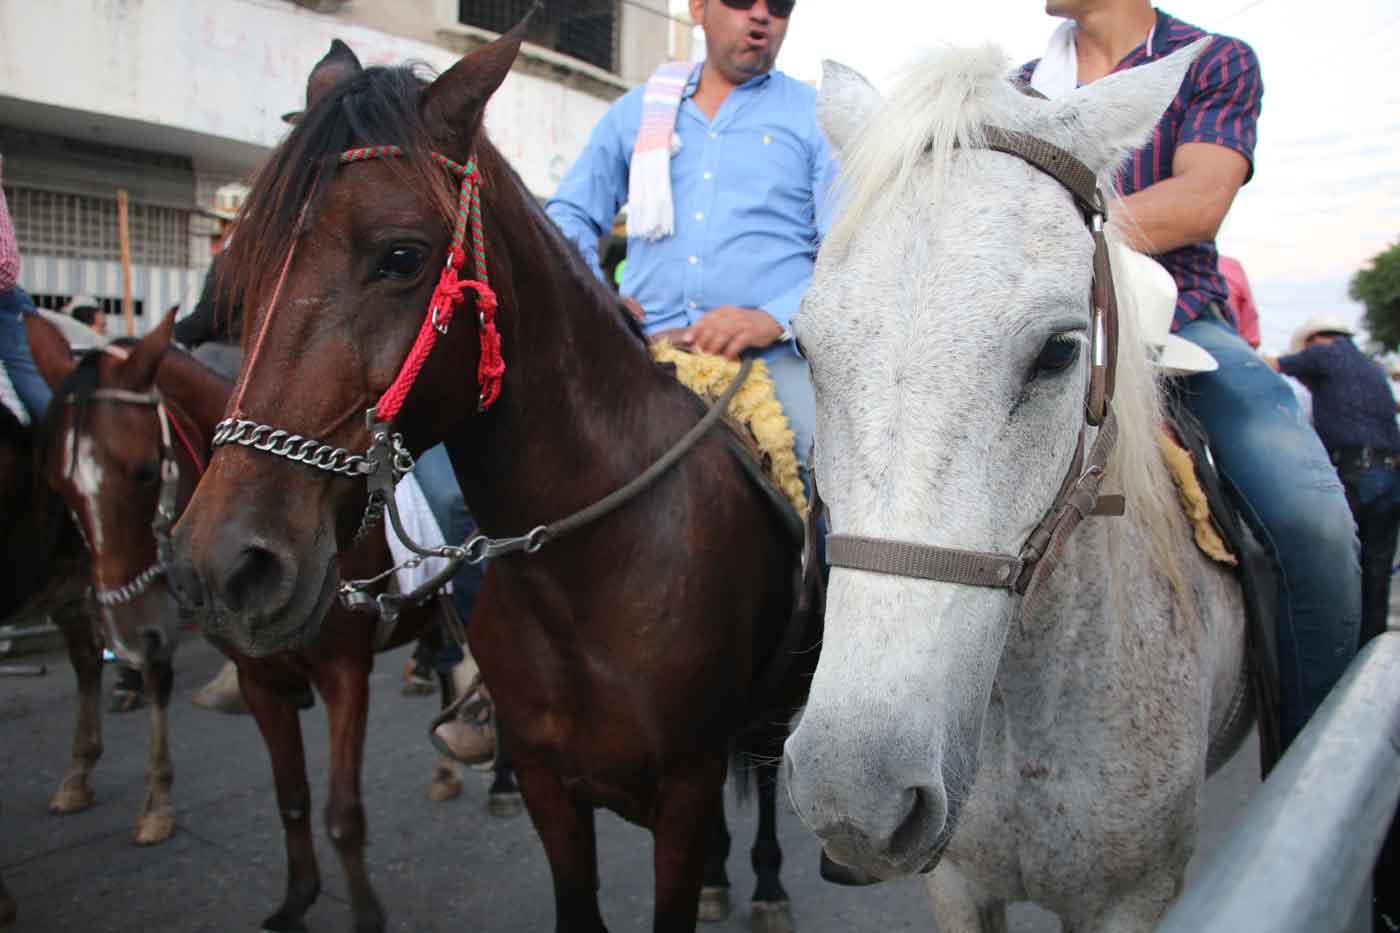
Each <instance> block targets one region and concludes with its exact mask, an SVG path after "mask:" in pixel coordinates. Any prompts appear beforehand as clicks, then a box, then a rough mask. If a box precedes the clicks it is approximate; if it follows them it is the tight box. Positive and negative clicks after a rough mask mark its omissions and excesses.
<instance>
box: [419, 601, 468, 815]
mask: <svg viewBox="0 0 1400 933" xmlns="http://www.w3.org/2000/svg"><path fill="white" fill-rule="evenodd" d="M433 631H437V629H436V627H434V628H433ZM426 637H427V634H426V633H424V636H423V638H419V639H418V643H419V644H420V645H421V644H423V641H424V639H425V638H426ZM438 640H439V641H440V640H441V639H440V638H439V639H438ZM433 670H434V671H436V673H437V680H438V695H439V696H440V697H441V698H442V701H441V704H440V708H441V709H447V707H449V706H451V705H452V701H453V700H454V699H455V698H456V686H455V684H454V683H453V680H452V675H451V674H448V673H444V672H442V671H440V670H437V665H436V663H434V664H433ZM460 796H462V779H461V778H459V777H458V776H457V763H456V762H454V761H453V760H452V759H451V758H448V757H447V756H446V755H439V756H438V760H437V764H435V765H433V776H432V778H431V779H430V780H429V781H428V799H429V800H431V801H433V802H434V803H443V802H444V801H448V800H456V799H457V798H458V797H460Z"/></svg>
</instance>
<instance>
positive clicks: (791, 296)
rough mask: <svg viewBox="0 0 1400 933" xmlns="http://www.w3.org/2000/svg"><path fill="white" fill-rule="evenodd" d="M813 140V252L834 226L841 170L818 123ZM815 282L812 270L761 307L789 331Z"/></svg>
mask: <svg viewBox="0 0 1400 933" xmlns="http://www.w3.org/2000/svg"><path fill="white" fill-rule="evenodd" d="M810 140H811V141H810V145H811V148H812V163H811V183H812V202H813V203H812V216H813V218H814V220H815V221H816V242H815V243H814V244H813V245H812V252H813V254H815V253H816V251H817V250H818V249H820V248H821V244H822V241H823V240H825V239H826V234H827V231H828V230H829V229H831V220H832V215H833V214H834V213H835V208H836V185H837V180H838V176H839V175H840V169H839V167H838V166H837V164H836V161H835V160H834V159H832V158H831V149H830V147H829V146H828V145H827V142H826V136H825V135H823V133H822V132H821V130H820V129H819V128H817V126H816V124H815V122H814V123H813V133H812V136H811V137H810ZM811 284H812V274H811V273H810V272H809V273H808V274H807V275H805V276H803V277H802V279H801V280H800V281H798V282H797V283H795V284H794V285H793V286H792V287H791V288H789V289H788V290H787V291H785V292H783V293H782V294H781V295H779V296H778V297H776V298H774V299H772V300H771V301H768V302H766V303H764V304H763V305H762V306H761V308H760V310H762V311H765V312H767V313H768V315H769V316H770V317H772V318H773V320H775V321H777V322H778V323H779V324H780V325H782V328H783V330H787V329H788V324H789V322H790V321H791V320H792V316H793V315H794V314H796V313H797V309H798V308H800V307H801V306H802V296H803V295H805V294H807V289H808V287H810V286H811Z"/></svg>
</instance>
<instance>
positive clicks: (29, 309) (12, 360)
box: [0, 285, 53, 424]
mask: <svg viewBox="0 0 1400 933" xmlns="http://www.w3.org/2000/svg"><path fill="white" fill-rule="evenodd" d="M33 313H34V302H32V301H30V299H29V295H28V294H26V293H25V291H24V289H22V288H20V287H19V286H18V285H16V286H15V287H14V288H11V289H9V290H8V291H5V292H0V360H3V361H4V363H5V372H6V373H7V374H8V375H9V377H10V382H11V384H12V385H14V387H15V391H16V392H17V393H18V394H19V399H20V401H21V402H23V403H24V407H25V408H26V409H28V410H29V417H30V419H31V420H32V421H34V422H35V423H36V424H37V423H38V422H39V421H41V420H43V417H44V412H45V411H47V410H48V408H49V402H50V401H51V400H52V399H53V392H51V391H50V390H49V384H48V383H47V382H45V381H44V377H43V376H41V375H40V374H39V369H38V367H36V366H35V365H34V357H33V355H32V354H30V352H29V338H28V337H26V336H25V333H24V315H25V314H33Z"/></svg>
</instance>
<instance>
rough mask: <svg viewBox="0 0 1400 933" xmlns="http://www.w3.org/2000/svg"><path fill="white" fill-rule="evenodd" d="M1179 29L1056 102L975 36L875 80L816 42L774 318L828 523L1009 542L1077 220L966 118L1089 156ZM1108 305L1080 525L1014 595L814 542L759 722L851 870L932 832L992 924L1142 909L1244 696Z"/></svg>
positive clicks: (1036, 440)
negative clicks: (810, 189) (812, 398)
mask: <svg viewBox="0 0 1400 933" xmlns="http://www.w3.org/2000/svg"><path fill="white" fill-rule="evenodd" d="M1200 51H1201V48H1200V44H1199V43H1198V45H1197V46H1194V47H1192V48H1190V49H1186V50H1183V51H1182V52H1180V53H1178V54H1176V55H1173V56H1171V57H1170V58H1167V59H1165V60H1163V61H1161V62H1158V63H1154V64H1151V65H1148V66H1145V67H1141V68H1135V69H1132V70H1130V71H1127V72H1124V73H1121V74H1115V75H1113V76H1111V77H1108V78H1105V79H1103V80H1101V81H1098V82H1095V83H1094V84H1092V85H1089V86H1088V87H1085V88H1082V89H1080V90H1079V91H1077V92H1075V93H1073V94H1072V95H1070V96H1068V97H1066V98H1063V99H1061V100H1059V101H1054V102H1051V101H1045V100H1038V99H1032V98H1030V97H1027V96H1024V95H1023V94H1022V93H1020V92H1019V91H1018V90H1017V89H1016V88H1015V87H1014V86H1013V85H1012V84H1011V83H1010V82H1009V81H1008V80H1007V78H1006V75H1007V67H1006V62H1005V60H1004V57H1003V56H1002V54H1001V53H1000V52H999V51H998V50H996V49H990V48H989V49H980V50H974V51H957V52H951V51H950V52H946V53H942V54H938V55H935V56H933V57H931V58H930V59H928V60H927V61H926V62H925V63H923V64H922V65H920V66H918V67H916V68H914V69H912V70H911V71H910V73H909V74H908V75H907V76H906V77H905V78H904V80H903V82H902V83H901V84H900V86H899V87H898V89H897V90H896V91H895V92H894V93H893V95H892V96H891V98H890V99H889V100H888V101H882V100H881V99H880V95H879V94H878V93H877V92H876V91H875V90H874V89H873V88H872V87H871V86H870V85H869V84H867V83H866V82H865V80H864V79H863V78H861V77H860V76H859V75H857V74H855V73H854V72H852V71H850V70H848V69H845V68H842V67H841V66H837V65H828V66H827V70H826V75H825V80H824V83H823V86H822V90H821V96H820V99H819V103H818V108H819V112H820V117H821V121H822V125H823V128H824V129H825V131H826V132H827V135H828V136H829V137H830V139H831V140H832V142H833V144H834V145H835V146H836V148H837V149H838V151H839V154H840V157H841V159H842V161H843V163H844V164H845V166H846V188H845V191H844V192H843V198H844V201H843V204H844V207H843V211H842V214H841V216H840V218H839V219H838V223H837V226H836V228H835V229H834V230H833V232H832V235H831V236H830V237H829V238H828V240H827V242H826V244H825V245H824V246H823V248H822V251H821V253H820V255H819V257H818V260H817V268H816V275H815V279H814V282H813V284H812V287H811V290H810V291H809V292H808V295H807V298H806V300H805V302H804V304H803V307H802V310H801V312H800V314H799V315H798V317H797V318H796V319H795V320H794V328H795V330H796V333H797V336H798V339H799V341H800V344H801V347H802V349H803V350H804V351H805V353H806V354H807V356H808V358H809V359H810V361H811V365H812V375H813V379H814V381H815V383H816V394H817V450H816V459H815V467H816V474H817V478H818V480H819V481H820V491H821V494H822V496H823V497H824V498H825V500H826V504H827V506H828V508H829V522H830V530H831V531H832V533H833V534H835V533H842V534H847V535H859V536H867V537H874V538H885V539H894V540H898V541H905V542H914V543H918V544H926V545H936V546H950V547H956V548H964V549H975V550H978V551H983V552H995V553H1009V554H1012V555H1015V554H1017V552H1018V551H1019V550H1020V548H1021V546H1022V543H1023V542H1024V541H1025V540H1026V538H1027V535H1028V534H1029V533H1030V532H1031V530H1032V529H1033V528H1034V527H1035V526H1036V525H1037V524H1038V523H1039V522H1040V520H1041V518H1042V516H1044V515H1045V514H1046V512H1047V510H1048V509H1049V508H1050V505H1051V503H1052V502H1053V501H1054V500H1055V498H1056V495H1057V491H1058V490H1059V488H1060V486H1061V483H1062V481H1063V480H1064V478H1065V476H1066V473H1067V471H1068V470H1069V469H1070V464H1071V461H1072V459H1073V457H1074V451H1075V446H1076V441H1077V440H1078V438H1079V432H1080V431H1081V429H1084V427H1085V424H1086V417H1085V400H1086V385H1087V380H1088V378H1089V371H1090V361H1089V359H1088V357H1089V356H1090V351H1089V336H1088V334H1089V331H1090V308H1089V301H1088V296H1089V294H1090V283H1091V278H1092V273H1091V258H1092V254H1093V244H1092V242H1091V240H1092V237H1091V234H1090V232H1089V229H1088V227H1087V226H1086V222H1085V219H1084V216H1083V215H1082V214H1081V213H1080V211H1079V210H1078V209H1076V207H1075V203H1074V201H1073V199H1072V198H1071V197H1070V195H1069V193H1068V192H1067V190H1066V188H1065V187H1063V186H1062V185H1061V184H1060V183H1059V182H1057V181H1056V180H1054V179H1053V178H1051V177H1050V176H1049V175H1047V174H1045V173H1044V172H1042V171H1040V170H1037V169H1036V168H1033V167H1032V166H1031V165H1030V164H1028V162H1026V161H1024V160H1023V159H1020V158H1017V157H1015V156H1012V155H1007V154H1004V153H1002V152H996V151H991V150H989V149H986V148H981V147H980V144H981V141H982V139H983V131H984V130H985V129H986V128H1000V129H1002V130H1010V131H1013V132H1017V131H1019V132H1021V133H1026V134H1031V135H1033V136H1035V137H1038V138H1040V139H1042V140H1044V141H1047V142H1049V143H1052V144H1054V145H1056V146H1058V147H1060V148H1061V149H1064V150H1067V151H1068V152H1069V153H1071V154H1072V155H1073V156H1075V157H1077V158H1078V159H1079V160H1080V161H1081V162H1083V163H1084V164H1085V165H1086V166H1087V167H1088V169H1089V170H1090V171H1092V173H1093V174H1094V175H1096V176H1097V177H1098V178H1099V180H1100V184H1106V183H1107V182H1108V180H1109V179H1110V178H1111V176H1112V174H1113V172H1114V170H1115V169H1117V167H1118V166H1119V165H1121V164H1122V163H1123V162H1124V160H1125V158H1126V157H1127V155H1128V154H1129V153H1131V152H1132V151H1133V150H1135V149H1137V148H1138V147H1139V146H1141V145H1142V144H1143V143H1144V142H1145V141H1146V140H1147V139H1148V137H1149V136H1150V135H1151V133H1152V131H1153V127H1154V125H1155V124H1156V122H1157V120H1158V119H1159V117H1160V116H1161V114H1162V112H1163V110H1164V109H1165V107H1166V106H1167V104H1168V103H1169V102H1170V100H1171V98H1172V96H1173V95H1174V94H1175V93H1176V92H1177V89H1178V88H1179V86H1180V84H1181V82H1182V78H1183V76H1184V74H1185V72H1186V69H1187V68H1188V67H1189V65H1190V64H1191V62H1192V61H1193V60H1194V58H1195V56H1196V55H1197V54H1199V52H1200ZM1123 300H1124V298H1123V297H1121V296H1120V301H1123ZM1121 327H1122V333H1121V337H1120V343H1119V346H1120V353H1119V363H1118V379H1117V381H1118V386H1117V396H1116V399H1115V401H1114V403H1113V407H1114V410H1115V411H1116V413H1117V417H1118V420H1119V422H1120V430H1121V439H1120V440H1119V442H1118V446H1117V447H1116V449H1115V452H1114V454H1113V458H1112V460H1111V461H1110V462H1109V466H1108V477H1107V481H1106V482H1105V491H1119V492H1121V493H1122V494H1123V495H1124V496H1125V497H1126V500H1127V514H1126V517H1116V518H1090V519H1088V520H1086V521H1085V522H1084V523H1083V524H1082V525H1080V526H1079V529H1078V530H1077V531H1076V532H1075V533H1074V534H1073V536H1072V537H1070V538H1069V545H1068V548H1067V549H1066V551H1065V552H1064V556H1063V559H1062V561H1061V562H1060V564H1059V569H1058V570H1056V571H1055V573H1054V574H1052V575H1051V576H1050V578H1049V580H1048V582H1047V583H1046V584H1045V585H1044V586H1043V587H1042V588H1041V590H1040V591H1039V592H1038V594H1037V597H1036V606H1037V608H1036V610H1034V611H1032V612H1031V613H1029V614H1023V613H1022V612H1021V609H1022V608H1023V607H1022V598H1021V597H1019V596H1016V595H1015V594H1014V593H1013V592H1011V591H1010V590H1007V589H993V588H983V587H980V586H969V585H961V584H952V583H943V582H929V581H927V580H919V579H911V578H908V577H902V576H894V575H885V574H882V573H872V572H867V571H861V570H852V569H843V568H834V569H833V570H832V573H831V581H830V590H829V594H828V602H827V610H826V638H825V642H824V644H823V647H822V655H821V662H820V665H819V666H818V669H817V673H816V677H815V679H814V680H813V683H812V690H811V697H810V701H809V703H808V706H807V708H806V711H805V712H804V714H803V716H802V718H801V722H800V723H799V725H798V727H797V729H796V730H795V732H794V733H793V734H792V736H791V738H790V739H789V740H788V742H787V748H786V757H787V761H788V764H789V767H790V776H789V786H790V791H791V795H792V799H793V803H794V804H795V806H796V808H797V811H798V813H799V814H800V815H801V817H802V819H803V820H804V821H805V822H806V823H807V825H808V826H809V827H810V828H811V829H812V830H813V831H814V832H816V833H817V835H818V836H819V837H821V839H822V841H823V844H824V846H825V850H826V852H827V854H828V855H829V856H830V857H831V858H832V859H834V860H835V861H837V862H839V863H841V864H844V865H847V866H853V867H855V868H857V869H859V870H861V871H862V872H864V873H865V874H866V875H868V876H872V877H874V878H878V879H888V878H895V877H900V876H907V875H911V874H913V873H915V872H918V871H928V870H929V869H930V868H932V866H933V865H935V864H936V865H937V866H938V867H937V870H936V871H933V872H932V874H931V875H929V877H928V887H929V890H930V893H931V897H932V901H933V905H934V911H935V914H936V918H937V921H938V928H939V929H940V930H942V931H944V933H954V931H961V930H976V931H994V930H1004V929H1005V923H1006V920H1005V906H1006V905H1007V904H1008V903H1010V902H1013V901H1021V900H1031V901H1035V902H1037V903H1039V904H1041V905H1042V906H1044V907H1046V908H1048V909H1050V910H1053V911H1055V912H1056V913H1058V914H1059V915H1060V916H1061V918H1062V920H1063V921H1064V923H1065V926H1066V929H1067V930H1070V931H1090V930H1148V929H1151V928H1152V927H1153V926H1154V925H1155V922H1156V920H1157V919H1158V918H1159V917H1160V916H1161V914H1162V913H1163V912H1164V910H1165V909H1166V908H1167V907H1168V905H1169V904H1170V903H1171V901H1172V899H1173V898H1174V897H1175V895H1176V894H1177V893H1178V892H1179V890H1180V888H1181V885H1182V882H1183V878H1184V873H1185V869H1186V864H1187V861H1188V859H1189V858H1190V856H1191V853H1192V849H1193V846H1194V841H1195V837H1196V829H1197V821H1198V819H1199V812H1200V799H1201V790H1202V785H1203V783H1204V781H1205V778H1206V774H1207V768H1208V764H1207V759H1208V749H1209V748H1210V747H1211V744H1212V742H1213V741H1214V742H1215V745H1216V752H1217V753H1219V752H1220V751H1221V750H1222V749H1223V750H1224V751H1225V752H1227V753H1228V752H1232V751H1233V750H1234V748H1235V747H1237V746H1238V744H1239V741H1240V739H1241V737H1242V732H1243V729H1242V728H1241V726H1243V727H1244V728H1247V726H1248V721H1247V720H1248V717H1249V714H1245V715H1244V716H1243V717H1241V716H1240V715H1238V713H1239V710H1238V706H1237V705H1236V706H1232V703H1233V704H1238V702H1239V694H1238V693H1237V690H1238V689H1239V687H1240V685H1241V683H1242V681H1241V678H1242V676H1243V662H1244V614H1243V605H1242V598H1241V594H1240V590H1239V588H1238V585H1237V584H1236V582H1235V581H1234V579H1233V577H1232V576H1231V575H1230V574H1229V573H1228V572H1225V571H1223V570H1222V569H1221V568H1220V567H1219V566H1218V565H1215V564H1213V563H1211V562H1210V561H1209V560H1207V559H1205V558H1204V557H1203V556H1202V555H1200V554H1199V553H1198V552H1197V551H1196V549H1195V547H1194V546H1193V544H1192V538H1191V534H1190V531H1189V529H1188V528H1187V526H1186V523H1185V521H1184V519H1183V517H1182V514H1181V511H1180V508H1179V506H1178V504H1177V502H1176V493H1175V490H1174V488H1173V483H1172V480H1171V478H1170V476H1169V475H1168V473H1167V472H1166V469H1165V467H1164V465H1163V462H1162V460H1161V458H1160V456H1159V453H1158V448H1157V446H1156V437H1155V435H1156V432H1157V431H1158V425H1159V423H1160V420H1161V410H1160V400H1159V395H1158V384H1157V381H1156V377H1155V376H1154V373H1153V371H1152V368H1151V364H1150V363H1149V360H1148V355H1147V352H1146V348H1145V345H1144V343H1143V336H1142V332H1141V330H1140V328H1139V327H1138V326H1137V323H1136V318H1135V316H1134V314H1133V313H1132V308H1131V307H1124V308H1123V309H1122V324H1121ZM1094 437H1095V431H1094V429H1092V428H1089V429H1088V435H1087V440H1088V441H1089V442H1090V443H1092V441H1093V439H1094ZM1241 718H1243V719H1245V722H1243V723H1241V722H1240V720H1241ZM1227 723H1231V724H1232V726H1231V728H1229V729H1228V732H1229V733H1230V734H1229V735H1221V734H1220V733H1221V731H1222V729H1224V728H1225V727H1226V725H1227ZM940 856H941V862H940Z"/></svg>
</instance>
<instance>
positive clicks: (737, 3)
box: [720, 0, 797, 19]
mask: <svg viewBox="0 0 1400 933" xmlns="http://www.w3.org/2000/svg"><path fill="white" fill-rule="evenodd" d="M757 2H758V0H720V3H723V4H724V5H725V6H727V7H729V8H730V9H731V10H752V9H753V5H754V4H755V3H757ZM796 2H797V0H768V12H769V13H771V14H772V15H773V16H776V17H777V18H778V19H787V18H788V17H789V16H791V15H792V7H793V4H795V3H796Z"/></svg>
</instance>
